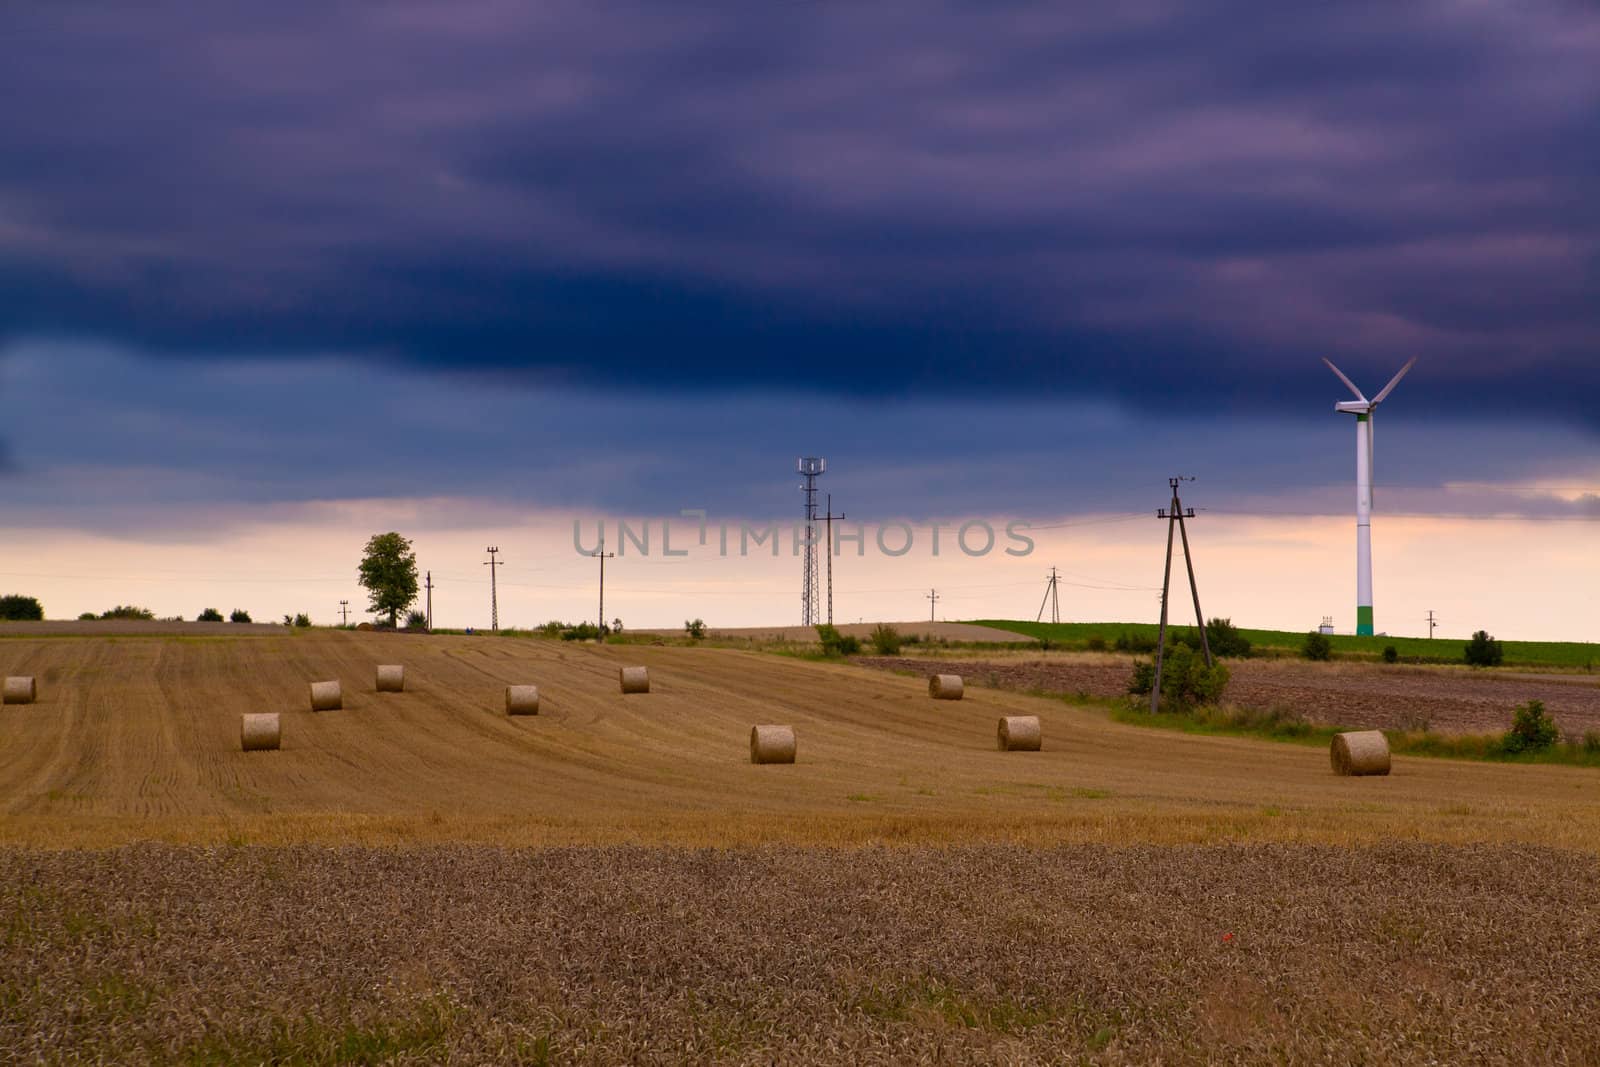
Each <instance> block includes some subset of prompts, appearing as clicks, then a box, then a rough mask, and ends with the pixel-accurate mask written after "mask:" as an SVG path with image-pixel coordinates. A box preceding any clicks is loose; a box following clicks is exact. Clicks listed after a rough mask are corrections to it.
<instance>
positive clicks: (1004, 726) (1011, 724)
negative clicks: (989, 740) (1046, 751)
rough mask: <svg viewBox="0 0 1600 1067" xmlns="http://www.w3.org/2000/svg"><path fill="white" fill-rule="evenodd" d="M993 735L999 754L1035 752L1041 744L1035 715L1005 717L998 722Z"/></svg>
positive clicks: (1041, 738) (1040, 732)
mask: <svg viewBox="0 0 1600 1067" xmlns="http://www.w3.org/2000/svg"><path fill="white" fill-rule="evenodd" d="M995 735H996V737H997V738H998V740H999V742H1000V751H1001V752H1037V751H1039V746H1040V744H1041V743H1042V742H1043V733H1042V731H1041V730H1040V729H1039V716H1037V715H1007V716H1006V717H1005V718H1003V719H1001V720H1000V725H999V727H998V728H997V729H996V730H995Z"/></svg>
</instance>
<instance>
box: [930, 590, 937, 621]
mask: <svg viewBox="0 0 1600 1067" xmlns="http://www.w3.org/2000/svg"><path fill="white" fill-rule="evenodd" d="M938 603H939V590H937V589H930V590H928V621H929V622H933V621H934V618H933V609H934V606H935V605H936V604H938Z"/></svg>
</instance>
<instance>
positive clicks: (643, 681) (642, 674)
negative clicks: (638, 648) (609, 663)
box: [617, 667, 650, 693]
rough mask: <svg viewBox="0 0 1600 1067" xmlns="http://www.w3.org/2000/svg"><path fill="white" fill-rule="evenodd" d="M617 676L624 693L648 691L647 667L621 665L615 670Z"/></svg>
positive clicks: (648, 677)
mask: <svg viewBox="0 0 1600 1067" xmlns="http://www.w3.org/2000/svg"><path fill="white" fill-rule="evenodd" d="M617 677H618V678H619V679H620V680H621V682H622V691H623V692H624V693H648V692H650V670H649V668H648V667H622V668H619V669H618V671H617Z"/></svg>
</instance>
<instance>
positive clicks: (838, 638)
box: [817, 622, 861, 656]
mask: <svg viewBox="0 0 1600 1067" xmlns="http://www.w3.org/2000/svg"><path fill="white" fill-rule="evenodd" d="M817 639H818V640H820V641H821V642H822V654H823V655H824V656H853V655H855V654H856V653H857V652H860V651H861V640H860V638H856V637H850V636H847V635H845V634H841V633H840V632H839V630H838V628H837V627H836V626H834V625H833V624H832V623H827V622H825V623H821V624H820V625H818V626H817Z"/></svg>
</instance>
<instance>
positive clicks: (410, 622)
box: [302, 611, 428, 630]
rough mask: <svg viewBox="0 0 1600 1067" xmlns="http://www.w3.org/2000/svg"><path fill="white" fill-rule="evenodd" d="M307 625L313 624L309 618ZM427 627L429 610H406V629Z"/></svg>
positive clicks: (424, 628) (423, 628)
mask: <svg viewBox="0 0 1600 1067" xmlns="http://www.w3.org/2000/svg"><path fill="white" fill-rule="evenodd" d="M302 617H303V616H302ZM306 625H307V626H309V625H311V623H310V622H309V620H308V621H307V623H306ZM427 628H428V613H427V612H425V611H408V612H406V629H408V630H426V629H427Z"/></svg>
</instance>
